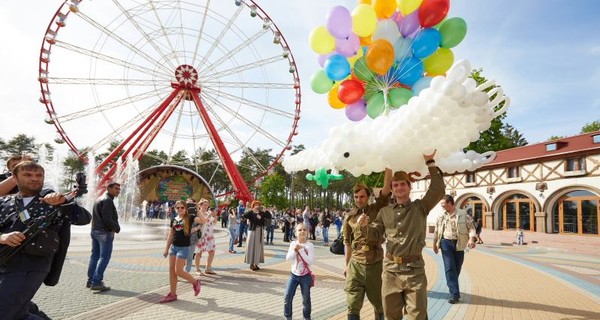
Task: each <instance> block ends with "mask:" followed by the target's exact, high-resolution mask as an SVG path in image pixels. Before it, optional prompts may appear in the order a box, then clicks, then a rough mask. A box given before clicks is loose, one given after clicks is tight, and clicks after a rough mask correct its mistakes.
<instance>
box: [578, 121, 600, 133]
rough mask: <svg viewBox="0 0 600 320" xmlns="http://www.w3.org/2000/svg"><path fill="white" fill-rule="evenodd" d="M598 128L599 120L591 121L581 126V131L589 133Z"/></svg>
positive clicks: (599, 128) (599, 125) (599, 126)
mask: <svg viewBox="0 0 600 320" xmlns="http://www.w3.org/2000/svg"><path fill="white" fill-rule="evenodd" d="M598 130H600V120H596V121H592V122H590V123H586V124H585V125H584V126H583V127H582V128H581V133H589V132H595V131H598Z"/></svg>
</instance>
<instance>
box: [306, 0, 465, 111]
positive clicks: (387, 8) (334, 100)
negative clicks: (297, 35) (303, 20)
mask: <svg viewBox="0 0 600 320" xmlns="http://www.w3.org/2000/svg"><path fill="white" fill-rule="evenodd" d="M449 1H450V0H360V1H359V4H358V5H357V6H356V7H355V8H354V9H353V10H352V12H350V11H349V10H348V9H347V8H346V7H343V6H336V7H333V8H331V10H330V11H329V14H328V15H327V23H326V25H324V26H319V27H316V28H314V29H313V30H312V32H311V34H310V36H309V42H310V47H311V48H312V50H313V51H315V52H316V53H318V54H319V57H318V62H319V65H320V66H321V67H322V69H319V70H318V71H316V72H315V73H314V74H313V75H312V77H311V88H312V90H313V91H314V92H316V93H319V94H328V102H329V105H330V106H331V107H333V108H335V109H342V108H345V111H346V117H348V119H350V120H352V121H360V120H362V119H363V118H365V117H366V115H369V117H371V118H373V119H374V118H376V117H377V116H379V115H381V114H387V112H388V111H389V110H393V109H397V108H399V107H400V106H402V105H405V104H406V103H407V102H408V100H409V99H410V98H411V97H413V96H415V95H418V94H419V92H420V91H421V90H423V89H425V88H427V87H429V85H430V82H431V79H432V78H433V77H434V76H436V75H444V74H445V72H446V71H447V70H448V69H449V68H450V67H451V66H452V64H453V62H454V54H453V53H452V50H451V48H453V47H454V46H456V45H458V44H459V43H460V42H461V41H462V40H463V39H464V37H465V35H466V32H467V24H466V23H465V21H464V20H463V19H461V18H459V17H453V18H449V19H445V18H446V15H447V14H448V10H449V8H450V3H449Z"/></svg>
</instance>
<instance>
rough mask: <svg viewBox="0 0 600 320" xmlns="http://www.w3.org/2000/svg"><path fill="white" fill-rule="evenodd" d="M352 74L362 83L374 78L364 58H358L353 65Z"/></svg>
mask: <svg viewBox="0 0 600 320" xmlns="http://www.w3.org/2000/svg"><path fill="white" fill-rule="evenodd" d="M354 74H355V75H356V76H357V77H358V78H359V79H360V80H363V81H369V80H372V79H373V78H374V77H375V74H374V73H373V71H371V69H369V67H368V66H367V58H365V57H364V56H362V57H360V58H358V60H356V62H355V63H354Z"/></svg>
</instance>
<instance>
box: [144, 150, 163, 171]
mask: <svg viewBox="0 0 600 320" xmlns="http://www.w3.org/2000/svg"><path fill="white" fill-rule="evenodd" d="M167 158H168V156H167V154H166V153H165V152H164V151H158V150H156V149H154V150H150V151H148V152H146V153H144V155H142V157H141V158H140V160H139V167H140V170H145V169H148V168H150V167H154V166H159V165H161V164H164V163H166V162H167Z"/></svg>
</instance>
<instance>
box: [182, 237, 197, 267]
mask: <svg viewBox="0 0 600 320" xmlns="http://www.w3.org/2000/svg"><path fill="white" fill-rule="evenodd" d="M196 242H197V241H196ZM196 242H194V241H192V243H191V244H190V246H189V247H188V248H189V249H188V256H187V258H186V259H187V261H186V262H185V272H187V273H189V272H190V271H192V266H193V265H194V250H196Z"/></svg>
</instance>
